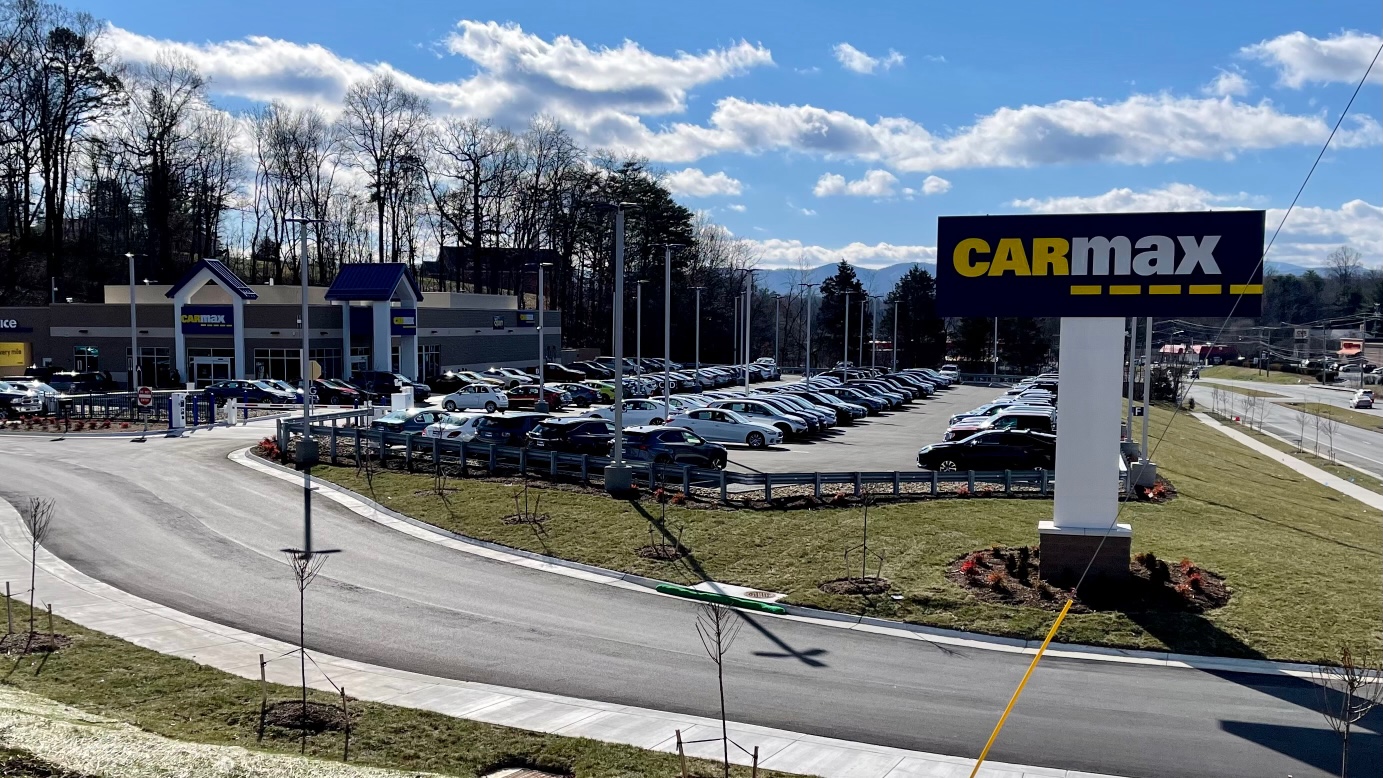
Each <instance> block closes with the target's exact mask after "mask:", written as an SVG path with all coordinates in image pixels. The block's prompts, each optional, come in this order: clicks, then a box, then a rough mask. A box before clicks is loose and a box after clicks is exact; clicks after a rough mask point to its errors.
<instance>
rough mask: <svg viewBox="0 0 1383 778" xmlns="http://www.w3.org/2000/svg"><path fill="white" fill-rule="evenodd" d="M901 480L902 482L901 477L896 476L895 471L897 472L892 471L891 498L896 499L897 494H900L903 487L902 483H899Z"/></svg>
mask: <svg viewBox="0 0 1383 778" xmlns="http://www.w3.org/2000/svg"><path fill="white" fill-rule="evenodd" d="M901 480H902V477H901V476H899V475H898V471H897V470H894V471H893V496H894V497H897V496H898V494H899V493H900V492H902V490H903V488H902V487H903V485H902V483H901Z"/></svg>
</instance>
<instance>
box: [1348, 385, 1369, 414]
mask: <svg viewBox="0 0 1383 778" xmlns="http://www.w3.org/2000/svg"><path fill="white" fill-rule="evenodd" d="M1349 407H1351V408H1370V409H1371V408H1373V390H1372V389H1360V390H1359V391H1357V392H1355V393H1354V396H1353V397H1351V398H1349Z"/></svg>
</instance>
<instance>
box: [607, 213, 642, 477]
mask: <svg viewBox="0 0 1383 778" xmlns="http://www.w3.org/2000/svg"><path fill="white" fill-rule="evenodd" d="M603 207H604V208H605V209H608V210H613V211H614V212H615V299H614V304H613V305H612V306H611V307H612V308H613V310H614V330H615V336H614V341H615V342H614V352H615V354H614V357H615V404H614V409H615V413H614V416H615V440H614V446H613V454H614V457H613V459H614V461H613V462H612V463H611V464H610V465H608V466H607V467H606V468H605V491H607V492H611V493H615V494H619V493H623V492H627V491H629V488H630V487H631V486H633V483H634V479H633V473H632V472H631V470H630V468H629V465H627V464H625V462H624V211H625V209H628V208H637V207H638V205H636V204H634V203H618V204H610V205H606V206H603Z"/></svg>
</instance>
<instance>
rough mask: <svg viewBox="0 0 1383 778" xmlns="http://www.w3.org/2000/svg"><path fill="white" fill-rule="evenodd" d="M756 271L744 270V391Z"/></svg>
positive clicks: (747, 383) (747, 384)
mask: <svg viewBox="0 0 1383 778" xmlns="http://www.w3.org/2000/svg"><path fill="white" fill-rule="evenodd" d="M757 272H759V271H757V270H754V269H753V268H746V269H745V271H744V275H745V279H744V281H745V285H744V391H746V392H747V391H749V363H750V362H752V361H753V358H752V357H751V356H750V354H749V340H750V333H751V332H752V331H751V330H750V328H749V326H750V321H749V314H750V309H751V308H753V307H754V274H755V273H757Z"/></svg>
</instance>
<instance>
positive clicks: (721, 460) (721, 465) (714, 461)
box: [711, 455, 725, 470]
mask: <svg viewBox="0 0 1383 778" xmlns="http://www.w3.org/2000/svg"><path fill="white" fill-rule="evenodd" d="M711 467H713V468H715V469H716V470H724V469H725V457H722V456H718V455H717V456H713V457H711Z"/></svg>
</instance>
